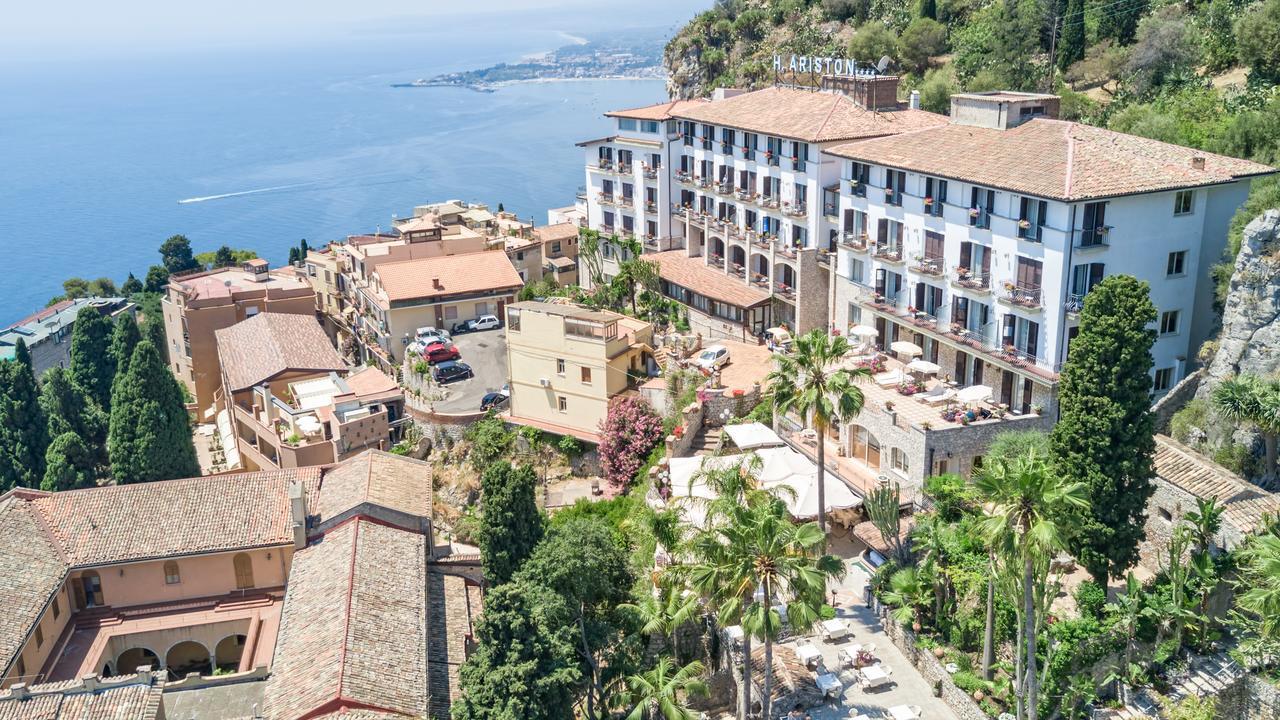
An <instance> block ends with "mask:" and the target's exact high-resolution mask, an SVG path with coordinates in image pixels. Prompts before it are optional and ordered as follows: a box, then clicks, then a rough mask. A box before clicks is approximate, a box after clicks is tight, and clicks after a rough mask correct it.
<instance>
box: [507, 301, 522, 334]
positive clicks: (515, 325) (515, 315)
mask: <svg viewBox="0 0 1280 720" xmlns="http://www.w3.org/2000/svg"><path fill="white" fill-rule="evenodd" d="M507 329H508V330H515V331H517V332H519V331H520V308H514V307H509V308H507Z"/></svg>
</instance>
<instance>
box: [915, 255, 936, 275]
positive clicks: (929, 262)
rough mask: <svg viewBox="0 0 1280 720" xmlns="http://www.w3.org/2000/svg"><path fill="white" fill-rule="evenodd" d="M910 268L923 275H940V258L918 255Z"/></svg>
mask: <svg viewBox="0 0 1280 720" xmlns="http://www.w3.org/2000/svg"><path fill="white" fill-rule="evenodd" d="M911 269H912V270H915V271H916V272H918V273H924V274H925V275H942V258H940V257H918V258H916V261H915V263H914V264H913V265H912V266H911Z"/></svg>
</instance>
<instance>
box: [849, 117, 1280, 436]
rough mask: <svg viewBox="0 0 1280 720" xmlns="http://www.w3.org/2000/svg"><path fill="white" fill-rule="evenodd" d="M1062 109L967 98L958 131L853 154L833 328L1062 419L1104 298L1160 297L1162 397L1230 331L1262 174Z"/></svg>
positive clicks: (896, 140)
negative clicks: (1237, 240)
mask: <svg viewBox="0 0 1280 720" xmlns="http://www.w3.org/2000/svg"><path fill="white" fill-rule="evenodd" d="M1057 110H1058V98H1057V97H1056V96H1052V95H1039V94H1029V93H1013V92H990V93H972V94H961V95H955V96H953V98H952V112H951V121H950V122H949V123H947V124H945V125H940V126H937V127H934V128H930V129H925V130H921V131H919V132H914V133H908V134H903V135H898V136H891V137H883V138H878V139H869V140H865V141H861V142H855V143H847V144H842V145H839V146H837V147H834V148H831V149H829V150H828V154H829V156H831V157H833V158H836V159H838V160H839V164H840V170H841V182H840V191H839V201H838V202H839V213H840V218H841V227H840V230H841V235H840V238H841V239H840V241H839V259H838V262H837V265H836V268H835V274H836V278H837V279H836V281H835V292H834V294H833V307H832V317H833V318H834V320H835V322H834V324H835V327H836V328H837V329H839V330H843V331H847V330H848V328H849V327H851V326H853V325H857V324H863V325H870V326H873V327H875V328H876V330H877V331H878V340H879V342H880V344H881V345H882V346H883V347H888V346H889V345H890V344H891V343H892V342H894V341H895V340H900V339H904V340H909V341H911V342H914V343H915V344H917V345H919V346H920V347H921V348H923V349H924V356H925V359H927V360H929V361H932V362H934V363H937V364H939V365H940V366H942V368H943V369H944V372H946V373H948V374H950V375H951V376H952V377H953V378H954V380H955V381H956V382H958V383H960V384H968V383H973V384H986V385H990V386H992V387H993V388H994V389H995V393H996V401H997V402H999V403H1001V404H1004V405H1006V406H1008V407H1009V409H1010V410H1012V411H1013V412H1016V413H1028V412H1031V410H1032V408H1033V407H1034V406H1036V405H1040V406H1042V407H1044V408H1046V409H1047V410H1050V411H1051V410H1054V409H1056V384H1057V378H1058V372H1059V371H1060V370H1061V368H1062V364H1063V363H1064V362H1065V360H1066V358H1067V350H1068V347H1069V345H1070V341H1071V339H1072V338H1073V337H1075V335H1076V333H1077V332H1078V329H1079V313H1080V309H1081V308H1082V306H1083V302H1084V298H1085V296H1086V295H1087V294H1088V292H1089V290H1090V289H1091V288H1092V287H1093V286H1094V285H1096V284H1097V283H1098V282H1099V281H1101V280H1102V278H1104V277H1106V276H1107V275H1114V274H1128V275H1132V276H1134V277H1137V278H1139V279H1141V280H1144V281H1146V282H1147V283H1149V284H1150V286H1151V298H1152V301H1153V302H1154V303H1155V305H1156V307H1157V308H1158V310H1159V320H1158V327H1157V331H1158V336H1157V340H1156V343H1155V347H1154V349H1153V351H1152V354H1153V356H1154V359H1155V370H1154V377H1153V381H1154V388H1155V392H1156V393H1157V394H1159V393H1163V392H1165V391H1167V390H1168V389H1169V388H1170V387H1172V386H1173V385H1174V384H1175V383H1177V381H1178V380H1179V379H1181V378H1182V377H1183V376H1184V375H1185V374H1186V372H1187V370H1188V366H1189V364H1190V363H1192V362H1194V358H1195V354H1196V352H1197V350H1198V349H1199V347H1200V345H1201V343H1203V342H1204V341H1205V340H1206V339H1207V338H1208V337H1209V336H1210V334H1211V333H1212V332H1213V327H1214V322H1215V321H1214V313H1213V307H1212V303H1213V283H1212V282H1211V281H1210V278H1209V268H1210V266H1211V265H1212V264H1213V263H1214V262H1216V261H1217V260H1218V259H1219V258H1220V257H1221V256H1222V251H1223V248H1224V247H1225V244H1226V231H1227V225H1228V222H1229V220H1230V218H1231V216H1232V215H1233V214H1234V213H1235V211H1236V208H1238V207H1239V205H1240V204H1241V203H1242V202H1243V201H1244V199H1245V197H1246V196H1247V195H1248V192H1249V183H1250V179H1251V178H1253V177H1257V176H1260V175H1265V174H1268V173H1271V172H1274V170H1273V169H1272V168H1269V167H1266V166H1263V165H1259V164H1257V163H1252V162H1249V161H1246V160H1239V159H1235V158H1229V157H1223V156H1220V155H1213V154H1211V153H1205V152H1202V151H1199V150H1194V149H1191V148H1185V147H1180V146H1176V145H1170V144H1168V143H1162V142H1158V141H1155V140H1148V139H1145V138H1139V137H1134V136H1130V135H1124V134H1121V133H1116V132H1112V131H1109V130H1105V129H1102V128H1096V127H1092V126H1088V125H1083V124H1079V123H1073V122H1065V121H1061V120H1057V119H1055V118H1056V116H1057Z"/></svg>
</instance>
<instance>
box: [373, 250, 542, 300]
mask: <svg viewBox="0 0 1280 720" xmlns="http://www.w3.org/2000/svg"><path fill="white" fill-rule="evenodd" d="M374 274H375V275H377V276H378V280H379V282H381V283H382V289H383V291H384V292H385V293H386V296H387V299H388V300H390V301H392V302H395V301H397V300H417V299H420V298H431V297H444V296H448V295H465V294H469V293H478V292H486V291H490V290H510V289H515V288H519V287H521V286H522V285H523V284H524V283H523V282H521V280H520V274H519V273H517V272H516V269H515V268H514V267H512V266H511V260H509V259H508V258H507V254H506V252H504V251H502V250H489V251H485V252H475V253H463V254H461V255H445V256H442V257H430V258H422V259H420V260H405V261H402V262H389V263H383V264H381V265H379V266H378V269H377V270H375V271H374ZM437 282H438V283H439V286H438V287H437V286H436V283H437Z"/></svg>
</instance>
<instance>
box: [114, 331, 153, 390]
mask: <svg viewBox="0 0 1280 720" xmlns="http://www.w3.org/2000/svg"><path fill="white" fill-rule="evenodd" d="M141 339H142V333H141V331H139V330H138V321H137V319H136V318H134V316H133V315H132V314H131V313H121V314H120V316H119V317H117V318H116V325H115V327H114V328H112V330H111V346H110V347H109V348H108V349H107V352H108V353H109V354H110V356H111V363H112V367H113V369H114V370H115V376H114V378H115V379H117V380H118V379H119V378H120V376H121V375H123V374H124V373H125V371H127V370H128V369H129V359H130V358H132V357H133V349H134V348H135V347H137V346H138V341H139V340H141ZM152 342H154V339H153V340H152ZM112 387H113V388H114V387H115V383H114V382H113V383H112Z"/></svg>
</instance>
